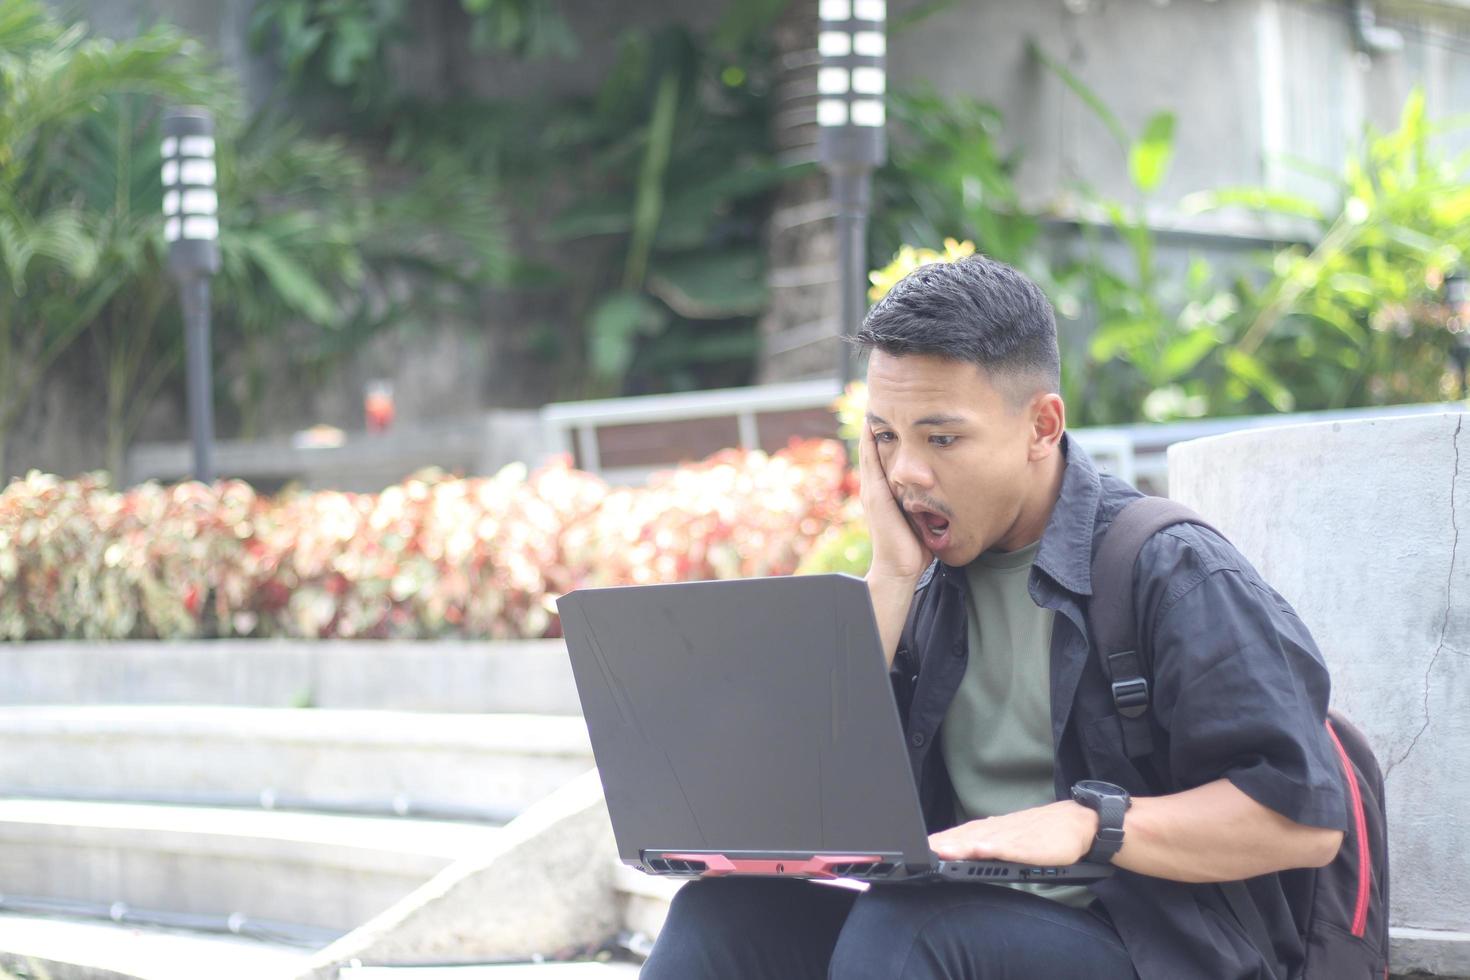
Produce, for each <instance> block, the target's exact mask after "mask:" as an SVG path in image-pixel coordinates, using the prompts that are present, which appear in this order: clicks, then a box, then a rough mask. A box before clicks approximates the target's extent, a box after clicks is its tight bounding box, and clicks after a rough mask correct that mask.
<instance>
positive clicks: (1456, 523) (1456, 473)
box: [1383, 415, 1465, 786]
mask: <svg viewBox="0 0 1470 980" xmlns="http://www.w3.org/2000/svg"><path fill="white" fill-rule="evenodd" d="M1464 428H1465V416H1463V415H1461V416H1459V417H1458V418H1457V419H1456V421H1455V434H1454V436H1453V437H1452V438H1451V445H1452V446H1453V448H1454V451H1455V468H1454V470H1453V472H1452V474H1451V476H1450V527H1451V528H1453V529H1454V535H1453V538H1452V540H1451V544H1450V567H1449V571H1448V573H1446V575H1445V583H1444V616H1443V617H1442V619H1441V624H1440V629H1439V646H1437V647H1435V648H1434V656H1432V657H1430V658H1429V666H1428V667H1426V668H1424V724H1423V725H1421V726H1419V730H1418V731H1417V732H1415V733H1414V737H1413V739H1412V740H1411V741H1410V742H1409V747H1408V748H1406V749H1404V753H1403V755H1400V756H1398V757H1397V758H1395V759H1393V760H1391V761H1390V762H1388V763H1387V764H1385V765H1384V767H1383V778H1384V779H1385V780H1387V779H1388V777H1389V776H1391V775H1392V774H1393V771H1394V770H1395V769H1396V768H1398V765H1399V763H1401V762H1403V761H1404V760H1405V759H1407V758H1408V757H1409V755H1410V754H1411V753H1412V752H1413V751H1414V746H1416V745H1418V744H1419V739H1420V737H1421V736H1423V734H1424V733H1425V732H1427V731H1428V730H1429V688H1430V683H1431V680H1430V679H1431V677H1432V676H1433V675H1434V665H1435V664H1437V663H1439V655H1440V654H1442V653H1444V651H1445V649H1446V646H1447V639H1448V636H1449V628H1450V611H1451V610H1452V609H1453V603H1452V599H1453V597H1454V585H1455V559H1456V557H1457V556H1458V555H1459V553H1460V515H1459V511H1458V510H1457V509H1456V506H1455V497H1456V492H1455V491H1456V484H1457V483H1459V480H1460V432H1461V431H1462V430H1463V429H1464ZM1449 649H1450V650H1452V651H1453V652H1455V653H1459V654H1460V655H1461V656H1464V654H1463V653H1461V652H1460V651H1459V650H1457V649H1455V648H1454V647H1450V648H1449ZM1391 785H1392V784H1390V786H1391Z"/></svg>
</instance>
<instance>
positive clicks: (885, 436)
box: [873, 431, 893, 442]
mask: <svg viewBox="0 0 1470 980" xmlns="http://www.w3.org/2000/svg"><path fill="white" fill-rule="evenodd" d="M873 438H874V439H877V440H878V441H879V442H892V441H893V433H892V432H887V431H884V432H875V433H873Z"/></svg>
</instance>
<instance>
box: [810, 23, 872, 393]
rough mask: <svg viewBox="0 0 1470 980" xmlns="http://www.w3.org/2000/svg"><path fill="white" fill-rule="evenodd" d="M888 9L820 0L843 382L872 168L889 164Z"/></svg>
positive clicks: (861, 288)
mask: <svg viewBox="0 0 1470 980" xmlns="http://www.w3.org/2000/svg"><path fill="white" fill-rule="evenodd" d="M886 7H887V4H886V3H885V0H821V7H820V10H821V17H822V26H821V33H820V34H819V35H818V37H817V50H818V51H819V52H820V53H821V56H822V64H821V67H820V68H819V69H818V71H817V91H818V93H819V100H818V102H817V124H818V126H819V127H820V132H821V135H820V143H819V144H818V153H819V156H820V158H821V161H822V164H823V165H824V166H825V167H826V168H827V172H828V173H829V174H830V176H831V181H832V184H831V186H832V198H833V201H834V203H835V204H836V205H837V239H838V256H839V258H838V261H839V263H840V264H841V269H840V273H841V283H842V304H841V317H842V322H841V325H840V329H839V334H840V337H839V341H840V342H839V343H838V345H837V346H838V348H839V355H838V356H839V361H838V374H839V376H840V378H841V380H842V385H843V387H844V388H845V387H846V386H847V383H848V382H849V381H851V380H852V377H853V357H852V348H851V347H850V345H848V344H847V343H846V341H845V340H842V338H844V337H847V336H849V335H851V334H852V333H853V332H854V331H855V330H856V328H857V325H858V324H859V323H860V322H861V321H862V318H863V311H864V310H865V309H866V307H867V279H868V276H867V272H868V269H867V237H868V211H869V209H870V208H871V207H872V199H873V168H875V167H877V166H879V165H881V164H882V163H883V160H884V158H885V155H886V148H887V143H886V139H885V134H884V130H883V125H884V115H885V113H884V107H883V95H884V92H885V91H886V89H887V82H886V71H885V68H884V63H885V58H886V55H887V36H886V34H885V33H884V24H885V21H886V19H887V9H886Z"/></svg>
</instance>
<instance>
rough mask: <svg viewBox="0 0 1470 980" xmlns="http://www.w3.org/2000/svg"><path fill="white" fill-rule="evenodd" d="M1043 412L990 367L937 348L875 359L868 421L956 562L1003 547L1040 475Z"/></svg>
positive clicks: (934, 537)
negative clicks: (1038, 417) (1034, 457)
mask: <svg viewBox="0 0 1470 980" xmlns="http://www.w3.org/2000/svg"><path fill="white" fill-rule="evenodd" d="M1033 414H1034V413H1033V412H1032V411H1030V410H1029V408H1028V407H1026V406H1022V407H1015V406H1013V405H1012V404H1011V402H1010V401H1009V400H1008V399H1007V397H1006V395H1005V394H1003V393H1002V392H1001V391H1000V390H999V389H997V388H996V386H995V385H994V384H992V383H991V381H990V378H989V376H988V374H987V373H986V372H985V371H984V370H983V369H981V368H980V367H978V366H976V365H974V364H970V363H967V362H961V361H951V360H946V359H944V358H939V357H933V356H929V355H920V354H914V355H907V356H903V357H895V356H893V355H889V354H885V353H883V352H882V351H879V350H875V351H873V353H872V356H871V357H870V358H869V361H868V422H869V425H871V426H872V429H873V435H874V438H875V439H876V440H877V443H878V456H879V459H880V460H881V461H882V463H883V471H884V473H885V474H886V475H887V477H888V486H889V488H890V489H891V490H892V491H893V496H894V498H895V499H896V500H897V501H898V502H899V506H901V507H902V508H903V509H904V512H905V514H906V516H907V517H908V521H909V524H910V526H911V527H913V529H914V533H915V534H917V535H918V536H919V538H920V540H921V541H923V543H924V546H925V547H926V548H928V549H929V550H930V551H931V552H933V553H934V555H935V556H936V557H938V558H939V560H940V561H942V562H944V563H945V564H946V565H951V566H959V565H966V564H968V563H970V562H971V561H973V560H974V559H975V557H976V556H977V555H979V554H980V553H981V552H982V551H985V550H987V549H989V548H992V547H994V546H995V545H996V544H997V543H999V542H1000V541H1001V540H1002V538H1004V537H1005V536H1006V534H1007V532H1008V531H1009V530H1010V529H1011V528H1012V526H1013V525H1015V524H1016V522H1017V520H1018V518H1019V517H1020V513H1021V507H1022V505H1023V503H1024V502H1025V501H1026V499H1027V497H1028V495H1029V494H1030V493H1031V491H1032V489H1033V488H1032V486H1031V485H1032V483H1033V482H1034V481H1035V479H1036V474H1035V472H1034V469H1033V468H1032V467H1031V466H1030V465H1029V462H1030V460H1031V451H1032V443H1033V433H1034V429H1035V425H1034V419H1033Z"/></svg>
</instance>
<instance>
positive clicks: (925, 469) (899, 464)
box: [888, 444, 934, 490]
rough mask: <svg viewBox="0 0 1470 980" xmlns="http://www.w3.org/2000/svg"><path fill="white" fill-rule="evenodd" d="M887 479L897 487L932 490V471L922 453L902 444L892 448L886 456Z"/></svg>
mask: <svg viewBox="0 0 1470 980" xmlns="http://www.w3.org/2000/svg"><path fill="white" fill-rule="evenodd" d="M888 479H889V480H890V481H892V482H893V483H895V484H897V485H898V486H899V487H907V488H909V489H914V490H932V489H933V488H934V471H933V470H931V469H930V468H929V464H928V463H927V462H925V460H924V459H923V455H922V454H921V453H919V452H916V451H914V450H913V449H912V448H909V449H906V448H904V446H903V445H902V444H899V445H897V446H895V447H894V448H893V452H892V454H891V455H890V456H889V457H888Z"/></svg>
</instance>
